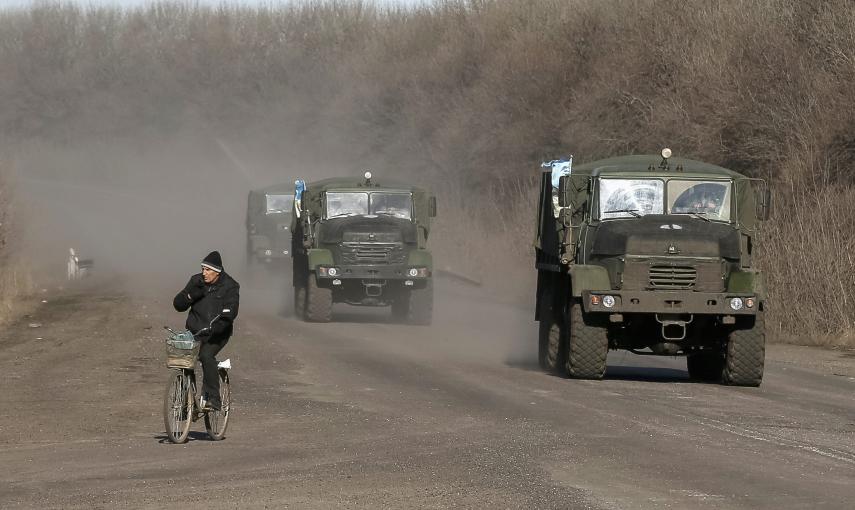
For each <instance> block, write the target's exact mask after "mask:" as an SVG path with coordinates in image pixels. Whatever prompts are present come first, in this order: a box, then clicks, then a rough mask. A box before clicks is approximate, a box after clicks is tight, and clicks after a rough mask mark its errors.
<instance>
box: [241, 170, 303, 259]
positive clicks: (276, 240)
mask: <svg viewBox="0 0 855 510" xmlns="http://www.w3.org/2000/svg"><path fill="white" fill-rule="evenodd" d="M293 212H294V185H293V184H292V183H288V184H275V185H272V186H268V187H266V188H261V189H257V190H252V191H250V192H249V197H248V198H247V204H246V260H247V263H248V264H253V263H256V262H262V263H268V264H271V263H276V262H284V261H286V260H288V255H289V253H290V250H291V215H292V213H293Z"/></svg>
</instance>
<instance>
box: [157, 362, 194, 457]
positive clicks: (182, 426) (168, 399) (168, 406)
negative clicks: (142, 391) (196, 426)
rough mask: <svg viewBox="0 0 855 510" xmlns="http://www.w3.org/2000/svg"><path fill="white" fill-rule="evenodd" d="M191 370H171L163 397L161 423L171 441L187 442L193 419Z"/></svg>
mask: <svg viewBox="0 0 855 510" xmlns="http://www.w3.org/2000/svg"><path fill="white" fill-rule="evenodd" d="M191 378H192V372H190V371H187V370H172V374H171V375H170V376H169V383H168V384H167V385H166V394H165V395H164V397H163V424H164V425H165V426H166V436H167V437H168V438H169V440H170V441H172V442H173V443H185V442H187V436H189V435H190V423H191V422H192V421H193V398H194V397H193V381H192V380H191Z"/></svg>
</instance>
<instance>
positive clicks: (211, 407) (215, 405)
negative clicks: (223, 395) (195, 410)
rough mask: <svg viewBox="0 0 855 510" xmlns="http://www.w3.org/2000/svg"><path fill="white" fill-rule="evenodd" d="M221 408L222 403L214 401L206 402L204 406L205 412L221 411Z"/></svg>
mask: <svg viewBox="0 0 855 510" xmlns="http://www.w3.org/2000/svg"><path fill="white" fill-rule="evenodd" d="M220 408H221V405H220V403H219V402H214V401H213V400H208V401H206V402H205V404H204V405H203V406H202V410H203V411H219V410H220Z"/></svg>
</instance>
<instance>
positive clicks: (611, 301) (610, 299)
mask: <svg viewBox="0 0 855 510" xmlns="http://www.w3.org/2000/svg"><path fill="white" fill-rule="evenodd" d="M603 306H605V307H606V308H611V307H613V306H615V297H614V296H603Z"/></svg>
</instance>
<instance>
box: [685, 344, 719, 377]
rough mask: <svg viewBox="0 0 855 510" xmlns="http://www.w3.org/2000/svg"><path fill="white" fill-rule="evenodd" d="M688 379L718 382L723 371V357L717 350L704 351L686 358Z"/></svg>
mask: <svg viewBox="0 0 855 510" xmlns="http://www.w3.org/2000/svg"><path fill="white" fill-rule="evenodd" d="M686 368H687V369H688V371H689V378H690V379H692V380H695V381H716V382H717V381H719V380H721V371H722V370H724V355H723V354H722V353H721V351H719V350H705V351H701V352H696V353H692V354H689V355H688V356H686Z"/></svg>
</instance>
